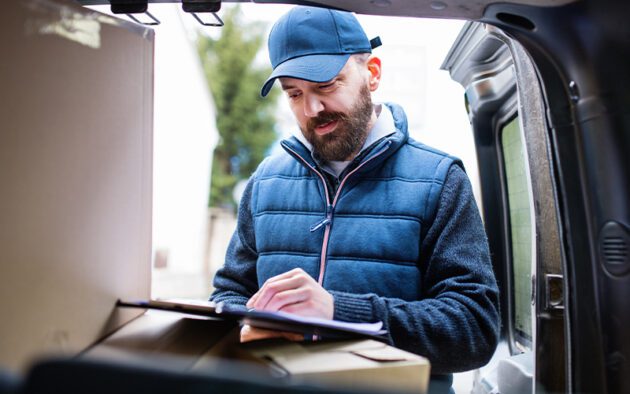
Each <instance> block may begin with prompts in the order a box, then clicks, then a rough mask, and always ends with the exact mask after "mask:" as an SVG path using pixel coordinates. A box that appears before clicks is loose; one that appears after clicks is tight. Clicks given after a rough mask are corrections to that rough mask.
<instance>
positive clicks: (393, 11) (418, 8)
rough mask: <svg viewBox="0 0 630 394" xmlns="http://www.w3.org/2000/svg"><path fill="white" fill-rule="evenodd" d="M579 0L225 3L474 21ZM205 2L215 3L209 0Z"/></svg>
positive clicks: (92, 1) (93, 0)
mask: <svg viewBox="0 0 630 394" xmlns="http://www.w3.org/2000/svg"><path fill="white" fill-rule="evenodd" d="M575 1H578V0H498V1H497V0H370V1H365V0H361V1H358V0H308V1H300V0H287V1H278V0H255V1H246V0H236V1H234V0H228V1H226V2H228V3H258V4H262V3H269V4H307V5H322V6H326V7H331V8H337V9H342V10H346V11H354V12H356V13H359V14H367V15H389V16H413V17H423V18H446V19H469V20H477V19H480V18H481V17H482V16H483V12H484V10H485V9H486V7H488V6H489V5H492V4H523V5H532V6H539V7H555V6H561V5H565V4H568V3H573V2H575ZM78 2H79V3H81V4H83V5H99V4H110V3H116V1H115V0H78ZM146 2H147V0H138V1H135V0H124V1H121V0H119V1H118V3H127V4H129V3H146ZM148 2H149V3H181V2H188V3H200V2H203V1H200V0H179V1H172V0H170V1H169V0H149V1H148ZM207 2H208V3H217V2H219V1H217V0H209V1H207Z"/></svg>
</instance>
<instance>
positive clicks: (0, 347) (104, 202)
mask: <svg viewBox="0 0 630 394" xmlns="http://www.w3.org/2000/svg"><path fill="white" fill-rule="evenodd" d="M0 53H2V55H1V56H2V61H1V62H0V102H1V103H2V104H1V105H0V119H2V127H1V128H0V185H1V186H0V187H1V189H2V192H1V193H0V218H1V219H0V316H2V318H1V320H2V322H1V323H0V366H1V367H3V368H9V369H11V370H14V371H20V370H23V369H24V368H25V367H26V366H27V365H29V364H30V363H31V361H32V360H33V359H34V358H37V357H39V356H41V355H43V354H51V353H52V354H59V353H61V354H67V355H74V354H76V353H77V352H78V351H81V350H83V349H84V348H85V347H86V346H88V345H90V344H92V343H93V342H94V341H96V340H97V339H99V338H101V337H102V336H103V335H104V334H106V333H107V332H109V331H111V330H113V329H115V328H117V327H118V326H120V325H121V324H123V323H125V322H127V321H128V320H129V319H131V318H133V317H135V316H137V315H138V314H140V313H142V311H141V310H140V311H134V310H117V309H116V308H115V307H114V305H115V302H116V299H117V298H119V297H126V298H147V297H149V296H150V279H151V255H150V254H151V211H152V207H151V201H152V197H151V183H152V169H151V168H152V149H153V148H152V122H153V101H152V98H153V33H152V31H151V30H150V29H147V28H145V27H142V26H137V25H135V24H132V23H125V22H123V21H119V20H116V19H114V18H111V17H109V16H105V15H102V14H100V13H97V12H95V11H92V10H89V9H86V8H83V7H81V6H79V5H77V4H76V3H75V2H72V1H61V0H6V1H3V2H2V12H0Z"/></svg>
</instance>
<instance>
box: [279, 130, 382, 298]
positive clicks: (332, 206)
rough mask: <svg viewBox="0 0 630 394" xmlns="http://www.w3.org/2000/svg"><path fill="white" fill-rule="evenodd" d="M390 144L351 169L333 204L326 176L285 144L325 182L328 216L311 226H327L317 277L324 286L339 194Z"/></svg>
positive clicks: (317, 228)
mask: <svg viewBox="0 0 630 394" xmlns="http://www.w3.org/2000/svg"><path fill="white" fill-rule="evenodd" d="M390 145H391V141H388V142H387V145H386V146H384V147H383V148H381V150H379V151H378V152H376V153H375V154H374V155H372V156H371V157H370V158H368V159H367V160H365V161H364V162H363V163H361V164H359V165H358V166H357V167H356V168H355V169H354V170H352V171H350V172H349V173H348V174H347V175H346V176H345V177H344V178H343V180H342V181H341V183H340V184H339V187H338V188H337V192H336V193H335V198H334V199H333V202H332V204H331V203H330V197H329V195H328V186H327V185H326V179H324V176H323V175H322V174H321V173H320V172H319V171H317V169H316V168H315V167H313V166H312V165H310V164H309V162H307V161H306V160H304V158H302V156H300V155H299V154H298V153H297V152H295V151H294V150H293V149H291V148H289V147H288V146H287V145H284V147H285V148H286V149H287V150H289V151H290V152H291V153H293V155H294V156H295V157H297V158H298V159H299V160H300V161H302V162H303V163H304V164H305V165H306V166H307V167H308V168H310V169H311V170H312V171H313V172H314V173H316V174H317V176H319V178H320V179H321V181H322V183H323V184H324V192H325V194H326V217H325V218H324V219H322V220H320V221H319V222H317V223H315V224H313V225H312V226H311V227H310V230H311V232H314V231H317V230H319V229H320V228H322V227H323V226H326V227H325V229H324V241H323V243H322V253H321V257H320V261H319V277H318V278H317V282H318V283H319V284H320V285H322V287H323V284H324V274H325V272H326V255H327V253H328V241H329V238H330V225H331V224H332V220H333V211H334V209H335V205H336V204H337V200H338V199H339V196H340V195H341V189H342V188H343V185H344V184H345V183H346V181H347V180H348V178H350V176H351V175H352V174H354V173H355V172H357V171H359V169H361V168H362V167H363V166H364V165H366V164H367V163H369V162H370V161H372V160H373V159H375V158H377V157H378V156H380V155H382V154H383V153H384V152H385V151H386V150H387V149H389V146H390Z"/></svg>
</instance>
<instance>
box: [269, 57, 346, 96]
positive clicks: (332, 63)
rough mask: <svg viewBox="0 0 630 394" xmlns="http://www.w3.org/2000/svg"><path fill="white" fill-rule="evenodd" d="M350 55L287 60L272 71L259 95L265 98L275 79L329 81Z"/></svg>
mask: <svg viewBox="0 0 630 394" xmlns="http://www.w3.org/2000/svg"><path fill="white" fill-rule="evenodd" d="M350 55H351V54H342V55H339V54H335V55H308V56H301V57H296V58H293V59H289V60H287V61H286V62H284V63H280V64H279V65H278V66H277V67H276V69H275V70H273V72H272V73H271V75H270V76H269V78H267V81H265V84H264V85H263V87H262V89H261V90H260V95H261V96H263V97H265V96H266V95H267V94H269V91H270V90H271V87H272V86H273V83H274V82H275V80H276V79H277V78H282V77H287V78H297V79H303V80H305V81H310V82H326V81H330V80H331V79H333V78H334V77H335V76H337V74H339V72H340V71H341V69H342V68H343V66H345V65H346V63H347V62H348V59H349V58H350Z"/></svg>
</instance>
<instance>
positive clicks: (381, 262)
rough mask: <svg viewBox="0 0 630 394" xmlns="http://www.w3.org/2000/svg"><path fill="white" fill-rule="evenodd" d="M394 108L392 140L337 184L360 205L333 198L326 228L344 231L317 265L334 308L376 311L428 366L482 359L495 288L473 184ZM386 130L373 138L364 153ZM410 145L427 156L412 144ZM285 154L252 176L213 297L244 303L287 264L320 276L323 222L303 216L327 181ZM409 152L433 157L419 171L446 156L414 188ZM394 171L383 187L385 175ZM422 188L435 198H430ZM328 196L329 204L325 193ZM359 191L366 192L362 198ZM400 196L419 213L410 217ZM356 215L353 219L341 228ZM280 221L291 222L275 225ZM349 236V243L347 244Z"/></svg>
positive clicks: (356, 315)
mask: <svg viewBox="0 0 630 394" xmlns="http://www.w3.org/2000/svg"><path fill="white" fill-rule="evenodd" d="M392 112H393V113H394V116H395V118H396V120H397V127H398V128H399V131H398V132H397V135H396V136H394V137H392V141H393V142H394V146H395V147H396V149H392V151H391V152H389V153H388V155H389V156H387V157H384V158H382V160H375V163H376V164H375V166H376V167H374V168H369V166H368V168H366V169H365V171H363V172H361V173H358V174H356V175H355V176H354V178H352V179H351V180H352V185H351V186H352V187H350V188H349V189H348V191H347V192H346V191H345V190H344V193H346V194H343V193H342V194H341V195H340V201H343V198H347V200H346V202H348V203H350V202H351V204H349V206H351V207H357V206H358V207H359V208H353V209H355V211H351V210H350V208H349V207H347V206H344V205H343V204H339V206H338V207H334V209H333V211H335V210H337V211H335V212H332V213H331V216H330V217H331V219H332V228H333V229H334V231H336V233H335V234H337V235H336V236H335V235H331V237H333V238H334V239H335V240H339V239H342V240H345V239H346V238H347V240H346V241H345V242H337V244H336V245H331V248H330V250H329V251H328V253H327V256H328V260H326V261H325V263H326V264H328V267H326V269H327V270H330V271H331V272H332V274H330V275H329V276H326V275H328V272H325V273H324V274H325V275H324V276H322V277H320V278H319V279H320V281H321V282H322V283H323V285H324V287H325V288H326V289H327V290H328V291H329V292H330V293H331V294H332V295H333V296H334V302H335V305H334V307H335V312H334V313H335V316H334V318H335V319H338V320H345V321H358V322H369V321H382V322H383V323H384V328H385V329H387V330H388V332H389V334H388V335H389V336H388V340H389V342H390V343H391V344H393V345H394V346H396V347H399V348H402V349H405V350H408V351H411V352H414V353H417V354H420V355H423V356H425V357H427V358H428V359H429V360H430V361H431V365H432V372H433V373H438V374H441V373H450V372H456V371H464V370H469V369H473V368H476V367H479V366H481V365H483V364H485V363H486V362H487V361H488V359H489V358H490V357H491V355H492V353H493V351H494V348H495V346H496V343H497V339H498V324H499V314H498V290H497V286H496V282H495V279H494V275H493V272H492V267H491V263H490V258H489V252H488V246H487V242H486V237H485V233H484V230H483V226H482V223H481V220H480V217H479V213H478V209H477V206H476V204H475V201H474V198H473V194H472V189H471V187H470V183H469V181H468V179H467V177H466V175H465V173H464V172H463V170H462V169H461V168H460V167H459V166H458V165H456V164H453V163H455V162H454V161H453V160H447V156H445V155H443V154H439V152H437V151H435V150H432V149H430V148H428V147H424V146H423V145H422V144H418V143H417V142H415V141H413V140H411V139H409V138H408V136H407V132H406V120H405V119H404V114H402V115H401V110H400V109H399V108H396V107H393V108H392ZM396 138H397V140H396ZM392 141H379V142H377V143H375V147H374V149H373V150H372V152H371V153H368V154H367V155H366V157H367V158H369V157H370V155H373V154H375V153H378V152H377V151H378V150H379V147H383V146H385V145H384V144H386V143H387V144H390V145H391V144H392ZM296 144H299V143H297V142H296V141H295V140H294V141H293V143H292V144H289V145H287V148H290V149H291V148H293V149H300V147H299V146H298V145H296ZM302 148H303V147H302ZM420 150H424V151H427V152H429V153H428V154H429V156H427V155H426V154H425V155H424V156H423V154H420V153H417V152H416V151H420ZM293 153H297V157H292V155H289V154H285V155H284V157H282V158H280V159H276V161H275V163H276V165H277V164H278V163H280V164H281V165H280V167H279V168H289V170H284V172H282V171H280V172H282V173H280V174H279V175H274V174H276V173H278V171H279V170H277V169H276V168H273V170H269V168H264V167H265V166H267V167H268V166H269V163H263V165H262V167H263V169H262V170H261V169H259V171H257V174H255V175H254V176H253V177H252V179H251V180H250V182H249V184H248V186H247V188H246V191H245V193H244V195H243V197H242V200H241V206H240V209H239V214H238V227H237V230H236V232H235V233H234V236H233V237H232V240H231V242H230V246H229V248H228V252H227V256H226V263H225V266H224V267H223V268H221V269H220V270H219V272H218V273H217V275H216V277H215V281H214V285H215V287H216V291H215V292H214V294H213V295H212V299H213V300H214V301H224V302H228V303H236V304H245V303H246V302H247V300H248V299H249V297H250V296H251V295H253V294H254V293H255V292H256V291H257V290H258V288H259V286H260V285H261V284H262V283H264V280H266V279H267V278H269V277H271V276H273V275H275V274H277V273H280V272H283V271H286V270H288V269H291V268H292V267H293V266H301V267H303V268H304V269H305V271H307V272H308V273H309V274H311V275H312V276H313V277H315V278H316V279H318V276H319V269H320V259H319V255H318V252H321V245H322V242H321V240H322V238H324V235H323V233H324V231H323V230H322V231H319V232H318V229H315V231H309V230H308V228H307V229H304V230H303V229H302V227H304V226H305V225H306V224H311V225H315V226H311V227H316V224H317V223H318V222H319V221H321V220H322V218H325V217H326V216H325V214H326V212H327V211H330V205H329V206H328V207H327V206H326V199H325V198H323V197H324V196H323V194H325V193H326V189H327V188H326V187H325V186H323V185H322V184H323V183H325V182H322V179H321V178H319V177H318V176H316V175H315V174H313V172H314V171H313V169H309V168H307V167H308V165H313V166H315V168H314V170H315V171H317V163H313V162H312V161H311V160H310V159H308V160H307V163H306V164H307V165H306V166H304V165H302V164H304V163H302V164H300V167H296V166H295V163H296V162H297V161H299V158H300V157H302V156H303V155H304V152H299V151H298V152H293ZM401 155H402V156H404V157H403V159H401ZM405 155H406V156H405ZM293 156H295V155H293ZM414 158H416V159H418V160H420V159H424V160H425V161H426V160H428V158H436V161H435V165H427V166H426V167H427V168H426V169H421V171H424V170H427V171H428V170H431V171H434V172H436V173H437V172H438V171H436V169H437V168H438V167H439V166H440V163H447V167H446V168H445V169H442V171H443V173H442V175H440V176H438V177H436V178H435V179H432V180H431V182H429V183H430V187H428V188H426V190H425V191H420V192H418V191H417V188H419V187H421V186H420V185H421V184H424V186H426V182H423V181H422V180H423V179H424V178H426V176H416V177H415V178H414V176H415V175H414V174H413V173H409V168H408V167H409V166H417V163H416V162H413V159H414ZM296 159H298V160H296ZM365 159H366V158H362V159H361V160H359V161H358V163H355V164H354V165H355V166H357V165H359V163H362V162H363V161H362V160H365ZM448 163H451V164H448ZM388 166H389V167H388ZM403 166H404V168H403ZM390 167H391V168H390ZM300 168H301V169H300ZM401 171H402V172H401ZM405 171H407V172H405ZM346 173H347V172H346ZM270 174H271V175H270ZM400 174H404V176H401V175H400ZM343 175H344V174H342V177H343ZM416 178H417V179H416ZM392 179H393V180H395V182H391V183H392V185H393V186H392V185H390V184H388V183H387V181H389V180H392ZM287 182H294V183H288V184H289V185H293V186H292V187H291V188H290V189H287V186H286V184H287ZM384 185H385V186H384ZM362 187H364V188H363V189H362ZM379 190H380V191H379ZM353 192H354V195H352V193H353ZM328 193H329V194H331V191H328ZM414 193H420V194H417V195H414ZM431 193H434V194H435V195H434V196H433V200H434V203H429V201H430V199H429V198H428V196H430V195H431ZM261 194H262V196H261ZM269 196H271V197H269ZM410 196H413V197H414V198H410ZM266 197H269V198H270V199H271V202H266V201H265V198H266ZM329 197H330V198H329V201H328V203H330V202H332V200H333V199H334V198H333V197H334V196H329ZM416 197H422V199H420V198H416ZM425 198H426V199H425ZM261 201H262V202H261ZM363 201H366V202H368V203H367V204H364V206H362V202H363ZM375 201H376V203H375ZM427 206H428V207H429V208H430V209H427ZM401 207H403V208H401ZM404 207H409V208H408V209H409V210H416V211H418V212H419V213H418V215H417V216H413V215H412V213H408V212H406V211H405V209H404ZM433 207H434V208H433ZM357 209H358V211H356V210H357ZM362 209H363V210H362ZM322 210H323V211H324V212H323V213H322ZM333 213H334V215H337V216H334V215H333ZM357 221H359V222H360V226H359V227H351V224H352V223H355V222H357ZM326 225H330V223H328V224H326ZM335 226H336V227H335ZM344 226H346V227H344ZM284 228H289V231H287V232H285V231H283V230H282V231H277V230H278V229H284ZM344 228H347V229H351V230H352V231H344ZM357 229H358V230H359V231H360V234H358V235H357V233H358V232H357ZM263 230H266V231H263ZM329 230H330V229H329ZM332 231H333V230H331V234H332ZM348 233H350V236H348ZM353 233H354V234H355V235H356V239H359V240H364V239H365V237H366V235H365V234H368V236H367V237H368V238H367V239H368V240H371V242H365V241H362V242H355V243H354V244H351V241H352V239H353V237H352V234H353ZM302 234H303V235H302ZM318 237H319V238H318ZM285 238H287V239H285ZM331 243H332V241H331ZM357 244H358V246H359V249H357V250H355V251H354V252H353V251H352V250H353V248H355V247H357ZM317 248H319V250H316V249H317ZM335 248H337V249H335ZM397 249H398V250H397ZM336 251H339V252H336ZM379 253H380V254H379ZM353 255H354V256H355V257H354V258H353V257H352V256H353ZM409 256H412V257H409ZM409 259H413V261H408V260H409Z"/></svg>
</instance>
